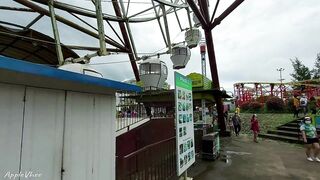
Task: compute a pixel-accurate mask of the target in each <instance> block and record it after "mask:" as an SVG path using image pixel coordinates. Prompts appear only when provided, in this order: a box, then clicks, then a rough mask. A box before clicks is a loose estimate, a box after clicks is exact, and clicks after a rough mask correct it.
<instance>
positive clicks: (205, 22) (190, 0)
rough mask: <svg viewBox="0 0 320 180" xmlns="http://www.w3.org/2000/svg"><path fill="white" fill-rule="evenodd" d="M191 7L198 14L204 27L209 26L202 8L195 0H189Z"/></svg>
mask: <svg viewBox="0 0 320 180" xmlns="http://www.w3.org/2000/svg"><path fill="white" fill-rule="evenodd" d="M187 2H188V4H189V6H190V8H191V9H192V11H193V13H194V14H195V15H196V17H197V18H198V19H199V21H200V23H201V26H202V28H206V27H208V26H209V25H208V23H207V21H206V20H205V18H204V16H203V15H202V14H201V12H200V10H199V9H198V7H197V5H196V4H195V2H194V0H187Z"/></svg>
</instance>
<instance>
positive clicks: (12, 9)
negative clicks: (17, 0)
mask: <svg viewBox="0 0 320 180" xmlns="http://www.w3.org/2000/svg"><path fill="white" fill-rule="evenodd" d="M0 9H1V10H9V11H22V12H35V11H34V10H33V9H28V8H16V7H8V6H0Z"/></svg>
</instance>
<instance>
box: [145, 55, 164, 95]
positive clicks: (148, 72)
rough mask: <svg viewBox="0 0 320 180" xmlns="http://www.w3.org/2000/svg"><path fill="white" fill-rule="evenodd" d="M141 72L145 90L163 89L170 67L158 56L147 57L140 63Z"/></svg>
mask: <svg viewBox="0 0 320 180" xmlns="http://www.w3.org/2000/svg"><path fill="white" fill-rule="evenodd" d="M139 74H140V79H141V81H142V82H143V88H144V89H145V90H156V89H161V88H163V85H164V83H165V81H166V80H167V77H168V68H167V66H166V64H165V63H164V62H163V61H161V60H160V59H158V58H153V59H147V60H144V61H143V62H142V63H141V64H140V66H139Z"/></svg>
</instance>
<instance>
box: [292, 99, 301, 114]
mask: <svg viewBox="0 0 320 180" xmlns="http://www.w3.org/2000/svg"><path fill="white" fill-rule="evenodd" d="M299 107H300V101H299V99H298V97H297V95H294V96H293V118H295V117H296V118H299Z"/></svg>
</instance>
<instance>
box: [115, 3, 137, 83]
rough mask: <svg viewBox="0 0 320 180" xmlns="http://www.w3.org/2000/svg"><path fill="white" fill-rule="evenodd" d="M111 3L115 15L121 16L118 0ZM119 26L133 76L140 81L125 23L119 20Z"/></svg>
mask: <svg viewBox="0 0 320 180" xmlns="http://www.w3.org/2000/svg"><path fill="white" fill-rule="evenodd" d="M112 5H113V8H114V11H115V14H116V16H118V17H122V14H121V11H120V7H119V4H118V1H117V0H113V1H112ZM119 26H120V31H121V34H122V37H123V40H124V42H125V46H126V48H127V49H128V50H129V53H128V56H129V59H130V63H131V66H132V70H133V73H134V76H135V78H136V81H137V82H138V81H140V76H139V71H138V67H137V64H136V61H135V60H136V59H135V57H134V54H133V51H132V48H131V44H130V40H129V37H128V34H127V30H126V27H125V24H124V23H123V22H119Z"/></svg>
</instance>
